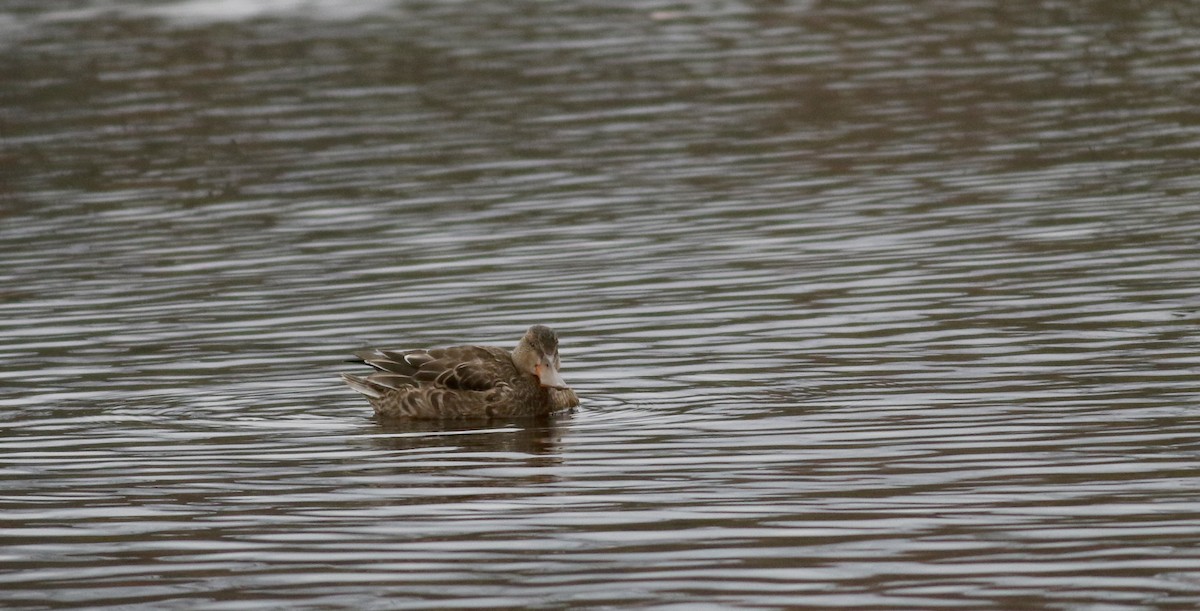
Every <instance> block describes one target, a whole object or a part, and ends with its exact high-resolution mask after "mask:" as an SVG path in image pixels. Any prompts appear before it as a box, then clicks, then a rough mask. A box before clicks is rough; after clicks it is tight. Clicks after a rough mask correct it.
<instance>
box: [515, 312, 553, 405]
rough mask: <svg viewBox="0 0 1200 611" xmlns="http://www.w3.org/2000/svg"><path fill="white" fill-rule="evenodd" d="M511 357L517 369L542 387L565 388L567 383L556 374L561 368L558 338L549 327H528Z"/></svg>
mask: <svg viewBox="0 0 1200 611" xmlns="http://www.w3.org/2000/svg"><path fill="white" fill-rule="evenodd" d="M512 356H513V363H515V364H516V365H517V369H520V370H521V371H522V372H524V373H527V374H530V375H532V376H534V377H536V378H537V379H538V383H539V384H541V385H542V386H543V387H545V388H558V389H560V390H562V389H566V388H567V383H566V382H565V381H563V379H562V376H561V375H559V373H558V368H559V367H560V366H561V364H560V363H559V360H558V336H557V335H555V334H554V331H551V330H550V328H549V327H545V326H542V325H534V326H532V327H529V330H528V331H526V332H525V335H524V336H523V337H521V341H519V342H517V347H516V349H515V350H513V355H512Z"/></svg>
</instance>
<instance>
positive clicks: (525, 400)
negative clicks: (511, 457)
mask: <svg viewBox="0 0 1200 611" xmlns="http://www.w3.org/2000/svg"><path fill="white" fill-rule="evenodd" d="M354 356H356V357H358V360H357V361H355V362H361V363H364V364H366V365H370V366H371V367H374V368H375V372H373V373H371V374H369V375H366V376H360V375H353V374H349V373H343V374H341V375H342V379H343V380H345V382H346V384H347V385H349V386H350V388H351V389H353V390H354V391H356V392H358V393H359V394H361V395H363V396H364V397H366V398H367V401H368V402H370V404H371V406H372V407H374V408H375V414H376V415H377V416H378V417H380V418H384V419H389V420H396V419H405V420H466V419H500V418H518V417H537V416H548V415H550V414H553V413H555V412H561V411H565V410H569V409H571V408H573V407H576V406H578V405H579V397H578V396H577V395H576V394H575V391H574V390H572V389H571V388H570V387H569V386H567V383H566V382H565V381H564V380H563V378H562V374H561V373H560V372H559V370H560V368H561V366H562V364H561V361H560V358H559V355H558V335H557V334H555V333H554V331H552V330H551V329H550V328H549V327H546V326H545V325H533V326H532V327H529V329H528V330H527V331H526V332H525V334H524V335H523V336H521V339H520V341H518V342H517V346H516V348H514V349H513V350H512V351H511V352H510V351H508V350H505V349H504V348H498V347H494V346H474V345H467V346H450V347H446V348H430V349H424V350H382V349H377V348H369V349H366V350H360V351H358V352H356V353H354Z"/></svg>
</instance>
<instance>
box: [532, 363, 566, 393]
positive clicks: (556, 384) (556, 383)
mask: <svg viewBox="0 0 1200 611" xmlns="http://www.w3.org/2000/svg"><path fill="white" fill-rule="evenodd" d="M537 377H538V383H539V384H541V385H542V386H545V387H547V388H557V389H559V390H566V388H567V383H566V381H565V380H563V379H562V376H561V375H559V373H558V370H557V369H555V368H554V366H553V365H550V364H547V363H538V365H537Z"/></svg>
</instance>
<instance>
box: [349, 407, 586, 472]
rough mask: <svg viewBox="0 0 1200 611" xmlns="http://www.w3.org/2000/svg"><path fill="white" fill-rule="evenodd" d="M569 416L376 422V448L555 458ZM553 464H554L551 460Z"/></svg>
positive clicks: (373, 439) (567, 414)
mask: <svg viewBox="0 0 1200 611" xmlns="http://www.w3.org/2000/svg"><path fill="white" fill-rule="evenodd" d="M571 416H572V414H571V413H565V414H554V415H550V416H542V417H538V418H519V419H511V420H510V419H495V420H487V421H461V422H455V421H444V422H443V421H395V420H384V419H380V420H377V421H376V427H377V434H375V435H373V436H372V442H373V443H374V444H375V445H377V446H378V447H381V448H384V449H387V450H393V451H405V452H411V451H413V450H423V449H434V448H448V449H449V448H453V449H454V450H456V451H459V452H504V453H518V454H527V455H530V456H538V457H556V456H557V455H558V454H559V453H560V451H561V444H562V438H563V434H564V433H565V431H566V429H567V426H568V424H569V423H570V420H571ZM554 462H557V461H554Z"/></svg>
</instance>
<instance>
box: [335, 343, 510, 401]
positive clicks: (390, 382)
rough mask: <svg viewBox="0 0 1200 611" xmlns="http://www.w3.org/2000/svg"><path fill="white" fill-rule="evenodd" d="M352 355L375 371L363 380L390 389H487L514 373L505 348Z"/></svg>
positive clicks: (455, 347)
mask: <svg viewBox="0 0 1200 611" xmlns="http://www.w3.org/2000/svg"><path fill="white" fill-rule="evenodd" d="M355 356H357V357H358V358H360V359H362V361H363V362H364V363H366V364H367V365H370V366H371V367H374V368H375V369H376V370H377V371H376V373H373V374H371V375H370V376H367V378H366V380H368V381H369V382H375V383H378V384H379V385H381V386H384V387H387V388H394V389H399V388H403V387H406V386H411V387H435V388H443V389H446V390H457V391H487V390H491V389H493V388H495V387H496V386H498V385H500V384H502V383H505V382H508V381H509V380H511V379H512V378H513V376H514V375H516V367H515V366H514V365H513V362H512V357H510V356H509V353H508V351H506V350H504V349H502V348H494V347H491V346H452V347H449V348H433V349H430V350H404V351H398V350H363V351H360V352H357V353H355Z"/></svg>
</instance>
